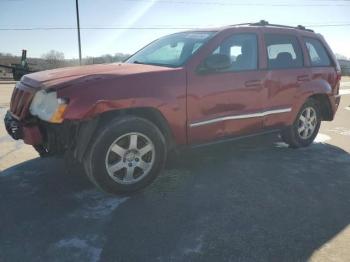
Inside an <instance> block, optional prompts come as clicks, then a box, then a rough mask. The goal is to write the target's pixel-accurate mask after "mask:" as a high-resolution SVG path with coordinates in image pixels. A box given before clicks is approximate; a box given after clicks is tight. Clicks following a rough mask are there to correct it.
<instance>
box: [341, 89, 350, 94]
mask: <svg viewBox="0 0 350 262" xmlns="http://www.w3.org/2000/svg"><path fill="white" fill-rule="evenodd" d="M339 95H341V96H344V95H350V88H349V89H340V90H339Z"/></svg>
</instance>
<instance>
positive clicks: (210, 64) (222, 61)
mask: <svg viewBox="0 0 350 262" xmlns="http://www.w3.org/2000/svg"><path fill="white" fill-rule="evenodd" d="M230 66H231V59H230V57H229V56H227V55H222V54H212V55H210V56H208V57H207V58H206V59H205V60H204V62H203V63H202V64H201V65H200V66H199V68H198V72H199V73H208V72H215V71H218V70H224V69H227V68H229V67H230Z"/></svg>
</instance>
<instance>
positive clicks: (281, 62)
mask: <svg viewBox="0 0 350 262" xmlns="http://www.w3.org/2000/svg"><path fill="white" fill-rule="evenodd" d="M265 44H266V49H267V58H268V67H269V68H271V69H280V68H297V67H302V66H303V55H302V51H301V47H300V44H299V42H298V39H297V38H296V37H295V36H291V35H281V34H266V35H265Z"/></svg>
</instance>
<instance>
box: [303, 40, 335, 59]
mask: <svg viewBox="0 0 350 262" xmlns="http://www.w3.org/2000/svg"><path fill="white" fill-rule="evenodd" d="M304 40H305V45H306V47H307V50H308V52H309V57H310V61H311V65H312V66H330V65H331V60H330V59H329V56H328V53H327V51H326V49H325V47H324V46H323V44H322V43H321V41H319V40H318V39H314V38H308V37H305V38H304Z"/></svg>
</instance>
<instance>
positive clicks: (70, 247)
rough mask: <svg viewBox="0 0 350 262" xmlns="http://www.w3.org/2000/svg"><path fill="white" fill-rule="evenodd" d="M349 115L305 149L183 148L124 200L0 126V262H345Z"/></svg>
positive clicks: (347, 101)
mask: <svg viewBox="0 0 350 262" xmlns="http://www.w3.org/2000/svg"><path fill="white" fill-rule="evenodd" d="M348 85H349V83H344V84H343V90H344V91H343V93H345V94H346V93H347V92H348V93H350V92H349V91H350V85H349V86H348ZM1 88H3V87H2V86H1V85H0V92H5V91H1ZM347 88H349V90H346V89H347ZM1 94H2V95H1V97H0V117H1V118H3V116H4V113H5V111H6V109H5V108H6V104H5V102H3V103H2V102H1V99H3V98H4V96H3V93H1ZM5 100H6V99H5ZM348 106H350V95H344V96H343V97H342V102H341V105H340V108H339V111H338V113H337V115H336V118H335V120H334V121H333V122H325V123H323V124H322V128H321V131H320V135H319V136H318V137H317V139H316V141H315V143H314V144H313V145H312V146H310V147H308V148H304V149H298V150H294V149H289V148H287V147H286V145H285V144H283V143H281V142H280V140H279V138H278V137H276V136H273V135H269V136H264V137H260V138H253V139H249V140H244V141H240V142H232V143H226V144H222V145H215V146H211V147H206V148H199V149H196V150H191V151H187V152H184V153H182V154H181V155H180V156H179V157H178V158H177V159H176V158H173V159H172V160H170V161H169V163H168V164H167V167H166V169H165V170H164V171H163V172H162V174H161V175H160V177H159V178H158V179H157V180H156V181H155V182H154V183H153V184H152V185H151V186H150V187H148V188H147V189H145V190H143V191H141V192H139V193H137V194H135V195H133V196H129V197H115V196H110V195H106V194H104V193H101V192H99V191H98V190H96V189H95V188H94V187H93V186H92V185H91V184H90V183H89V182H88V180H87V179H86V178H85V176H84V174H83V172H81V171H80V170H79V169H77V168H67V167H66V166H65V164H64V163H63V161H62V160H60V159H55V158H47V159H40V158H38V157H37V155H36V154H35V152H34V151H33V150H32V149H31V148H30V147H29V146H25V145H23V144H22V143H21V142H14V141H12V140H11V139H10V138H9V137H8V136H7V135H6V134H5V131H4V128H3V126H2V124H1V125H0V261H91V262H95V261H306V260H310V261H350V250H349V246H350V226H349V225H350V155H349V154H350V140H349V139H350V121H349V117H350V108H348Z"/></svg>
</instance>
